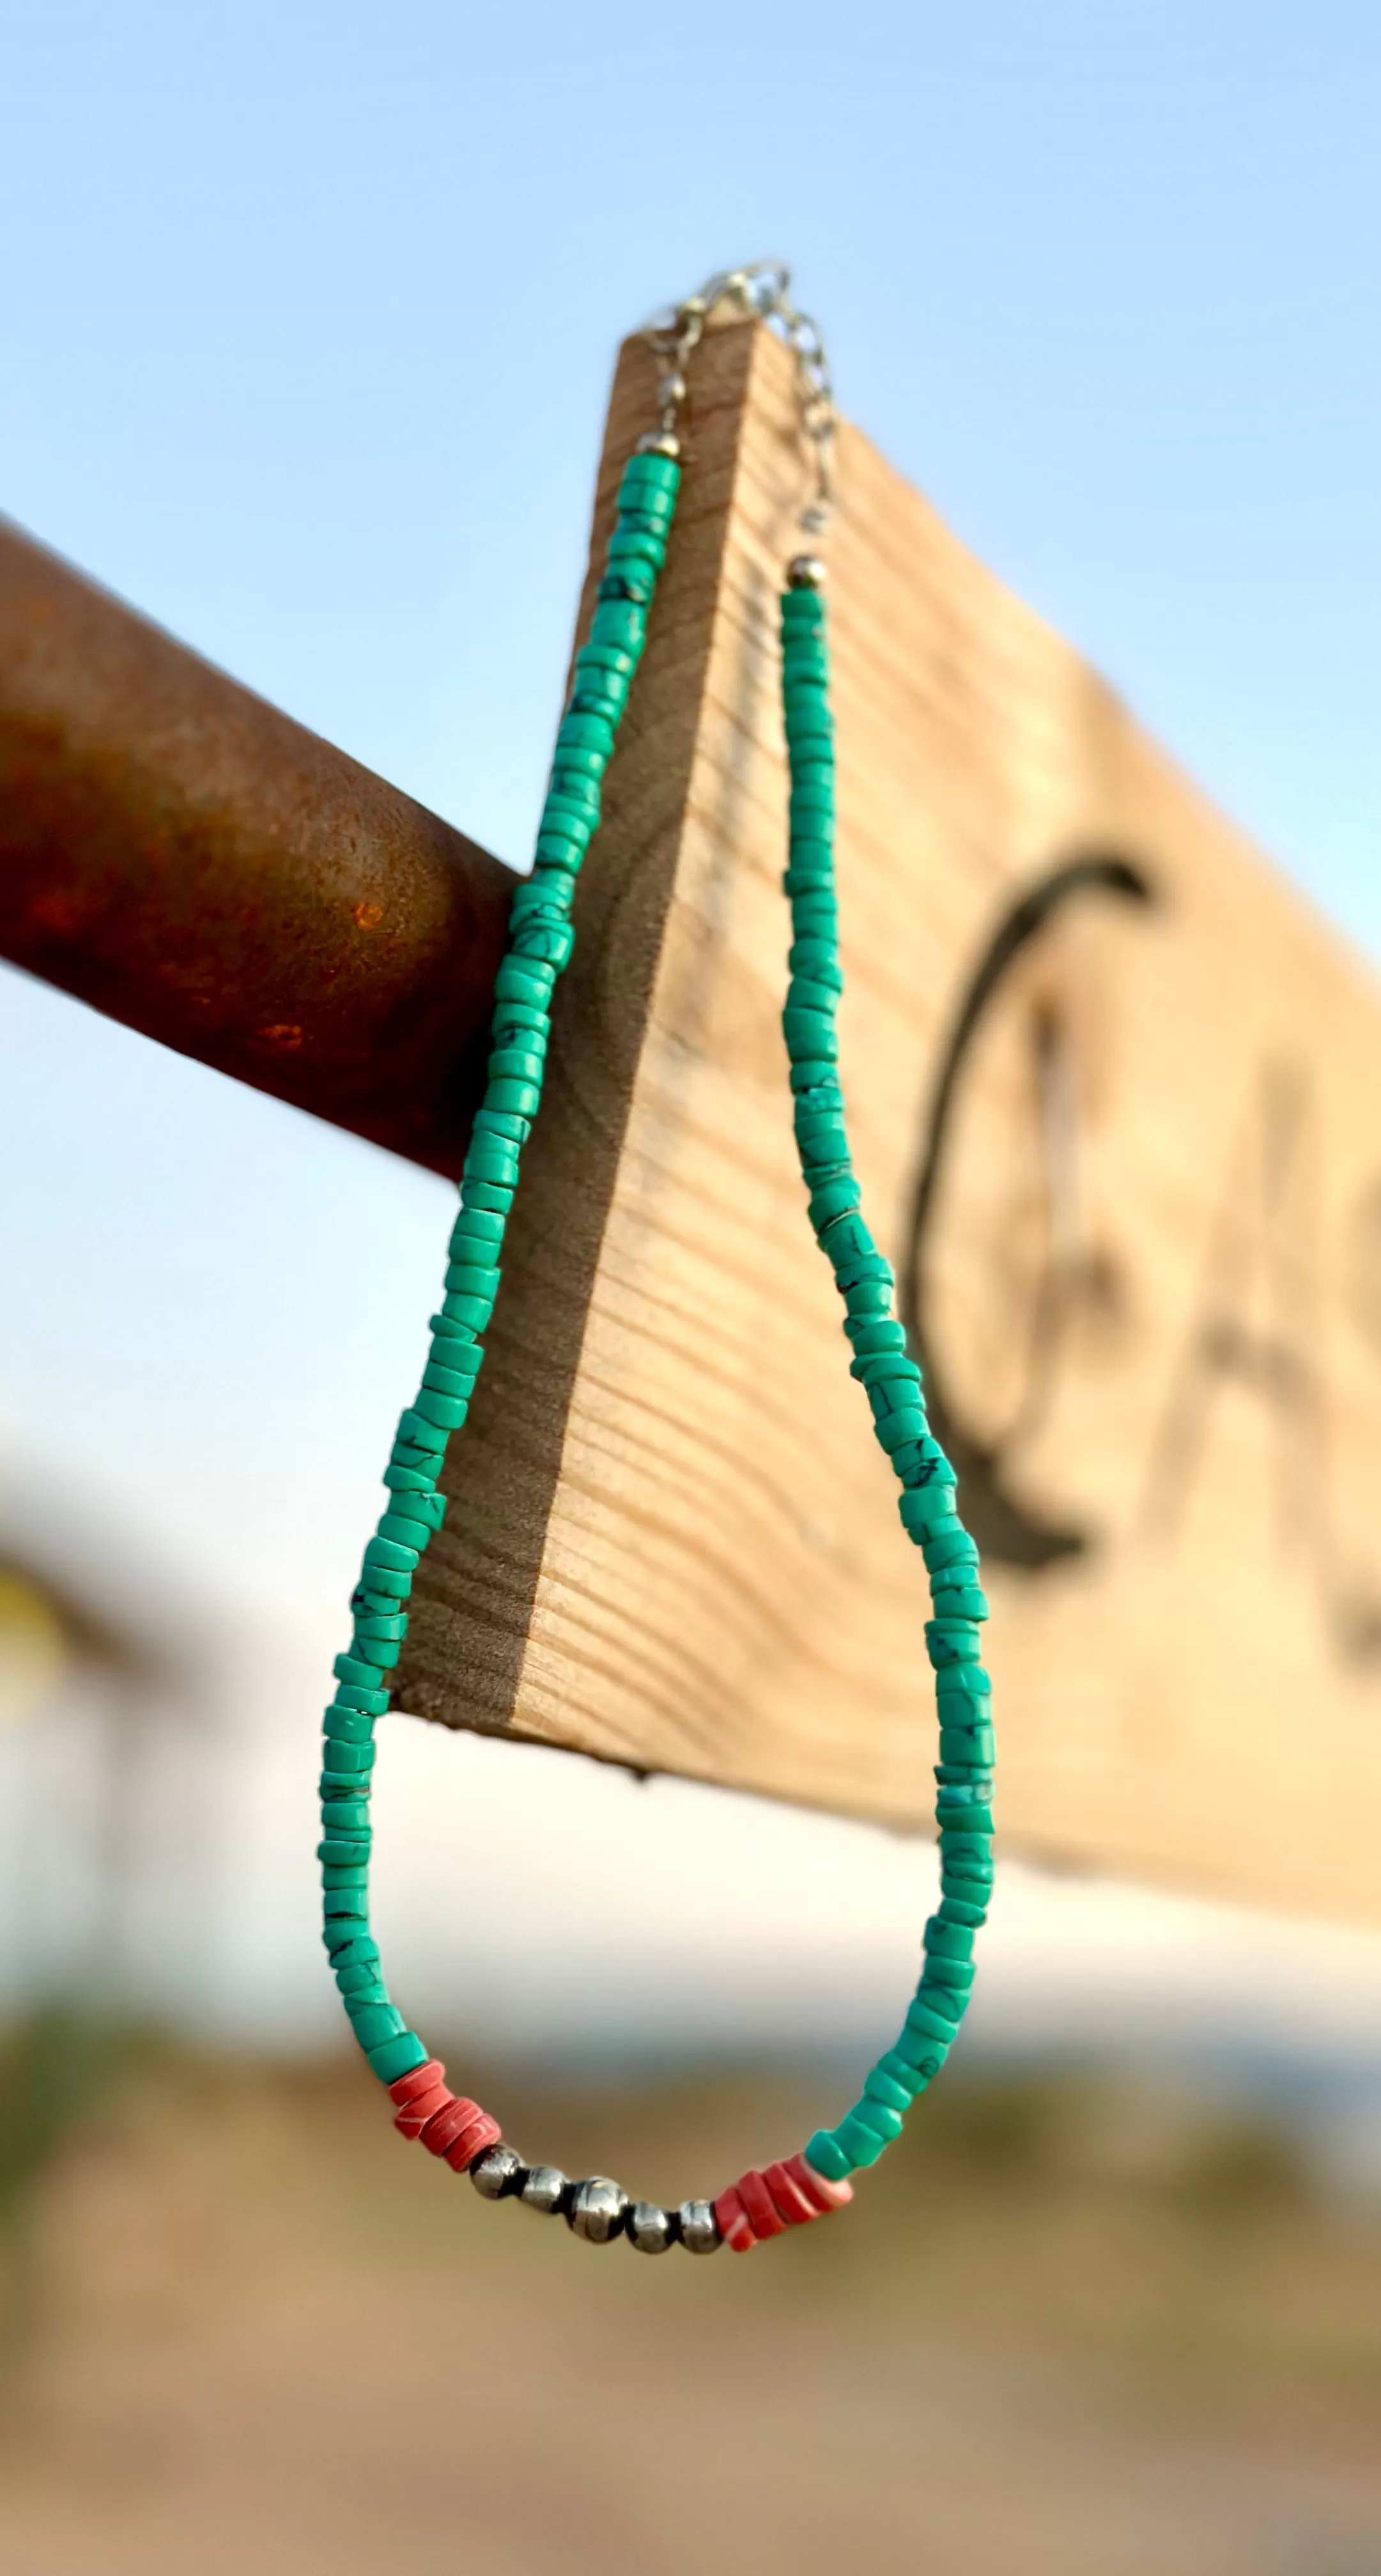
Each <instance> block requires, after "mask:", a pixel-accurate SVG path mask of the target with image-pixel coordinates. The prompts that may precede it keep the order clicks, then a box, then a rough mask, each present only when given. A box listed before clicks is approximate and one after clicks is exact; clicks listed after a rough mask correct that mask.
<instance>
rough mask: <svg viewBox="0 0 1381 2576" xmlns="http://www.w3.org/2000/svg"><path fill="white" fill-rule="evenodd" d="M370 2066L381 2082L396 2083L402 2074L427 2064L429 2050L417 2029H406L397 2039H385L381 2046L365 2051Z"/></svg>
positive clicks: (407, 2073)
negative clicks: (426, 2048)
mask: <svg viewBox="0 0 1381 2576" xmlns="http://www.w3.org/2000/svg"><path fill="white" fill-rule="evenodd" d="M365 2054H366V2056H367V2057H368V2059H369V2063H370V2067H371V2069H372V2071H373V2072H374V2074H375V2075H377V2076H378V2079H379V2082H380V2083H381V2084H396V2083H397V2081H398V2079H399V2077H400V2075H411V2073H412V2071H413V2068H414V2067H415V2066H425V2065H426V2062H427V2052H426V2050H425V2048H424V2047H423V2045H422V2042H421V2040H420V2039H419V2038H418V2036H417V2033H416V2031H415V2030H405V2031H403V2032H401V2033H400V2035H399V2037H398V2038H397V2039H388V2040H385V2041H384V2043H383V2046H382V2047H381V2048H370V2049H366V2051H365Z"/></svg>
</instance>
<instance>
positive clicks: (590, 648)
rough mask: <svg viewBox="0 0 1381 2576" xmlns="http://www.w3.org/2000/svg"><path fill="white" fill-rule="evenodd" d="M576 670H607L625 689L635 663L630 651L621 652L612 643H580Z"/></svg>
mask: <svg viewBox="0 0 1381 2576" xmlns="http://www.w3.org/2000/svg"><path fill="white" fill-rule="evenodd" d="M575 667H576V669H577V671H590V672H600V671H605V672H608V673H609V674H610V675H611V676H612V677H613V678H615V679H617V680H619V681H621V683H622V685H623V687H624V688H625V689H626V688H627V687H628V685H629V683H630V681H631V680H632V677H633V674H634V671H635V670H636V669H637V664H636V662H635V661H634V659H633V656H632V654H631V653H621V652H620V651H619V650H618V647H617V646H616V645H614V644H582V645H581V648H580V651H579V652H578V653H577V655H576V657H575Z"/></svg>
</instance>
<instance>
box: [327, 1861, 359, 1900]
mask: <svg viewBox="0 0 1381 2576" xmlns="http://www.w3.org/2000/svg"><path fill="white" fill-rule="evenodd" d="M321 1884H322V1886H323V1887H324V1888H325V1889H326V1891H327V1893H328V1894H333V1893H334V1892H335V1891H336V1890H337V1889H338V1888H344V1889H346V1890H347V1892H348V1891H349V1890H350V1889H351V1888H359V1889H361V1890H362V1891H365V1892H367V1890H368V1887H369V1863H368V1861H367V1860H351V1861H344V1862H341V1861H327V1862H323V1864H322V1871H321Z"/></svg>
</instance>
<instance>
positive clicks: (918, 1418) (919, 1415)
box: [873, 1404, 927, 1458]
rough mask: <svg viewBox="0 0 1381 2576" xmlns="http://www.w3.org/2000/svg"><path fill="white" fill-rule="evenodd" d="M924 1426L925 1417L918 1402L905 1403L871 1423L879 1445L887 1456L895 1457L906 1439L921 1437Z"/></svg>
mask: <svg viewBox="0 0 1381 2576" xmlns="http://www.w3.org/2000/svg"><path fill="white" fill-rule="evenodd" d="M926 1427H927V1426H926V1418H925V1415H924V1413H923V1412H922V1410H921V1407H920V1406H919V1404H913V1405H905V1406H903V1407H901V1408H900V1409H899V1410H898V1411H897V1412H896V1413H889V1414H886V1415H885V1416H884V1418H883V1420H882V1421H881V1422H875V1423H874V1424H873V1429H874V1432H875V1433H876V1435H877V1439H878V1443H879V1446H880V1447H881V1448H883V1449H885V1450H886V1452H887V1454H888V1457H889V1458H891V1457H895V1455H896V1452H897V1451H898V1450H899V1449H900V1448H902V1447H903V1446H904V1444H905V1443H906V1442H907V1441H908V1440H920V1439H923V1438H924V1436H925V1431H926Z"/></svg>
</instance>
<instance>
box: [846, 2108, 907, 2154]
mask: <svg viewBox="0 0 1381 2576" xmlns="http://www.w3.org/2000/svg"><path fill="white" fill-rule="evenodd" d="M881 2120H886V2121H888V2122H889V2123H890V2125H889V2126H888V2127H887V2128H886V2129H883V2128H880V2127H878V2125H877V2123H878V2122H879V2121H881ZM834 2134H835V2137H836V2138H837V2140H838V2142H839V2144H840V2146H841V2147H842V2148H843V2150H844V2153H845V2155H846V2156H847V2157H848V2159H849V2161H850V2163H851V2164H852V2165H854V2166H858V2165H875V2164H876V2163H877V2160H878V2157H879V2156H880V2155H881V2154H882V2152H883V2149H884V2148H885V2147H890V2145H891V2143H892V2140H893V2139H894V2138H899V2137H900V2136H901V2121H900V2119H899V2118H898V2116H897V2114H896V2112H895V2111H884V2110H883V2107H882V2104H881V2103H880V2102H864V2103H855V2105H854V2108H853V2109H852V2111H846V2112H845V2114H844V2117H843V2119H842V2120H841V2121H840V2122H839V2125H838V2127H837V2128H836V2130H835V2133H834Z"/></svg>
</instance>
